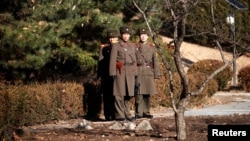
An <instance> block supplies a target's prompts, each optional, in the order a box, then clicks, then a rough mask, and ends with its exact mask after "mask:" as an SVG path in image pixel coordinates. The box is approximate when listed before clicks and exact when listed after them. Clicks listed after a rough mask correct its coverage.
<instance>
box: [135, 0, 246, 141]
mask: <svg viewBox="0 0 250 141" xmlns="http://www.w3.org/2000/svg"><path fill="white" fill-rule="evenodd" d="M198 2H199V0H178V1H174V2H173V1H171V0H166V9H167V10H168V11H169V12H170V14H171V17H172V24H173V27H174V33H173V41H171V42H172V43H173V44H174V54H173V58H174V62H175V66H176V68H177V72H178V74H179V76H180V79H181V85H182V90H181V92H180V97H179V99H178V102H176V101H175V99H174V96H173V79H172V78H173V77H172V74H173V73H172V71H171V69H170V68H168V66H169V65H168V62H167V61H166V59H165V58H164V57H163V54H162V51H161V48H160V47H159V46H157V43H155V44H156V46H157V47H158V51H159V54H160V56H161V59H162V60H163V63H164V65H165V68H166V70H168V71H167V73H165V74H164V75H165V77H167V78H168V79H167V80H168V84H169V89H168V90H169V92H167V93H169V94H170V98H171V103H172V107H173V110H174V113H175V121H176V133H177V139H178V140H185V139H186V136H187V134H186V122H185V117H184V113H185V110H186V107H187V104H188V102H189V101H190V98H191V97H192V96H195V95H198V94H200V93H201V92H202V91H203V89H204V88H205V86H206V85H207V84H208V83H209V81H210V80H211V79H213V78H214V77H215V76H216V75H217V74H218V73H219V72H221V71H223V70H224V69H225V68H226V67H228V66H229V65H231V64H232V62H233V61H235V60H236V59H237V58H238V57H239V56H240V55H242V53H241V54H238V56H237V57H235V58H232V59H231V60H226V59H225V58H224V55H223V52H222V49H221V46H220V43H219V42H218V41H215V42H216V45H217V47H218V51H220V53H221V57H222V60H223V62H224V65H223V66H221V67H220V68H218V69H217V70H215V71H214V72H213V73H212V74H211V75H210V76H208V77H207V78H206V79H205V80H204V81H203V82H202V84H201V85H200V87H199V88H198V89H196V90H195V91H191V90H190V89H189V85H190V84H189V81H188V78H187V74H186V72H185V71H184V65H183V62H182V57H181V56H182V55H181V52H180V48H181V45H182V43H183V40H184V37H185V36H186V24H187V21H186V20H187V17H188V16H189V14H190V11H191V10H190V9H192V8H194V7H195V6H196V5H197V3H198ZM212 3H213V1H212V0H210V4H211V7H210V8H211V11H212V12H211V17H212V22H214V13H213V5H212ZM133 4H134V5H135V7H136V8H137V9H138V10H139V12H140V13H141V14H142V17H143V18H144V20H145V22H146V24H147V26H148V28H149V31H150V32H151V36H152V37H153V39H154V35H153V33H152V30H151V27H150V25H149V22H148V19H147V16H146V14H145V11H144V10H142V8H140V7H139V6H138V4H137V3H136V1H135V0H133ZM173 5H174V6H173ZM212 31H213V33H212V34H214V35H217V33H216V29H215V27H214V28H213V29H212ZM154 42H155V41H154Z"/></svg>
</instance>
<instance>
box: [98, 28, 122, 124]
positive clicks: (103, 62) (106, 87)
mask: <svg viewBox="0 0 250 141" xmlns="http://www.w3.org/2000/svg"><path fill="white" fill-rule="evenodd" d="M107 37H108V40H109V42H108V43H107V44H101V46H100V52H99V62H98V70H97V74H98V77H100V78H101V91H102V94H103V95H102V96H103V109H104V117H105V120H107V121H111V120H114V119H115V106H114V96H113V78H112V77H111V76H110V75H109V60H110V53H111V49H112V45H111V44H113V43H117V42H118V37H119V32H118V31H117V30H115V29H112V30H109V31H108V32H107Z"/></svg>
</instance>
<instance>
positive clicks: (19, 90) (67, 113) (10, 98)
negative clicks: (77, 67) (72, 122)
mask: <svg viewBox="0 0 250 141" xmlns="http://www.w3.org/2000/svg"><path fill="white" fill-rule="evenodd" d="M0 86H1V87H0V103H1V105H0V127H2V126H6V125H7V126H10V125H11V126H25V125H34V124H38V123H46V122H49V121H52V120H65V119H72V118H77V117H79V116H83V100H82V97H83V87H82V85H79V84H77V83H72V82H71V83H62V82H54V83H51V82H47V83H46V84H37V83H34V84H30V85H24V84H19V85H0Z"/></svg>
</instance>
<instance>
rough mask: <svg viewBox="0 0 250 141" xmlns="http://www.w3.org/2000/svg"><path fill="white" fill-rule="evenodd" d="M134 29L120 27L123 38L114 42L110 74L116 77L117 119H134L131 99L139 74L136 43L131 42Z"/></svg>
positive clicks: (114, 90) (114, 89)
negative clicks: (131, 110) (136, 77)
mask: <svg viewBox="0 0 250 141" xmlns="http://www.w3.org/2000/svg"><path fill="white" fill-rule="evenodd" d="M131 31H132V29H131V28H130V27H128V26H123V27H121V28H120V33H121V38H120V39H119V41H118V43H115V44H112V50H111V56H110V70H109V72H110V76H112V77H113V78H114V88H113V94H114V96H115V109H116V113H115V118H116V120H117V121H124V120H129V121H132V120H133V119H134V117H132V115H131V113H130V99H131V97H132V96H134V85H135V76H136V75H137V66H136V56H135V50H136V46H135V43H132V42H130V41H129V40H130V36H131Z"/></svg>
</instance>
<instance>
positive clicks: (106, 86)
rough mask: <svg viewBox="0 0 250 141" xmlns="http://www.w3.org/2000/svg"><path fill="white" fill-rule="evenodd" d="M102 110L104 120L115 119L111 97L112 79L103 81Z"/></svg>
mask: <svg viewBox="0 0 250 141" xmlns="http://www.w3.org/2000/svg"><path fill="white" fill-rule="evenodd" d="M102 89H103V109H104V116H105V119H106V120H113V119H114V118H115V105H114V96H113V78H106V79H103V82H102Z"/></svg>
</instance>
